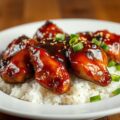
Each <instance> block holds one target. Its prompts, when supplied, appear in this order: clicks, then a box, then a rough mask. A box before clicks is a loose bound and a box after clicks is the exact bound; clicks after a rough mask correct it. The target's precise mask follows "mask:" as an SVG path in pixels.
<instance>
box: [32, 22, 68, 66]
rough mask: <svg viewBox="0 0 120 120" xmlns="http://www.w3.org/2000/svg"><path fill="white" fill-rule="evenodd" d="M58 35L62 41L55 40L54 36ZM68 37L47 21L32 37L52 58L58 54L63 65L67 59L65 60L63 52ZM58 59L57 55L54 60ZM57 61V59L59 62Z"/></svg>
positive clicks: (65, 48) (66, 46) (66, 45)
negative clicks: (62, 60)
mask: <svg viewBox="0 0 120 120" xmlns="http://www.w3.org/2000/svg"><path fill="white" fill-rule="evenodd" d="M58 34H60V36H62V40H56V35H58ZM67 37H68V35H67V34H66V33H64V32H63V31H62V30H61V29H60V28H59V27H57V26H56V25H55V24H53V23H52V22H50V21H47V22H46V23H45V24H44V25H43V26H42V27H41V28H39V29H38V30H37V32H36V34H35V36H34V38H35V39H37V40H38V41H39V43H40V46H41V47H42V48H45V49H46V50H48V52H49V53H50V55H53V56H54V57H55V56H56V54H59V56H60V58H59V59H61V58H63V59H64V60H66V61H64V62H63V64H66V63H67V59H66V58H65V51H66V50H67V48H68V45H69V44H68V41H67ZM57 58H58V55H57V57H56V59H57ZM59 59H57V60H58V61H59Z"/></svg>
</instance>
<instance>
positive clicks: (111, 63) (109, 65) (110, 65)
mask: <svg viewBox="0 0 120 120" xmlns="http://www.w3.org/2000/svg"><path fill="white" fill-rule="evenodd" d="M115 65H116V62H115V61H113V60H111V61H109V63H108V67H112V66H115Z"/></svg>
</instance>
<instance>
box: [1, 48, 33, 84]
mask: <svg viewBox="0 0 120 120" xmlns="http://www.w3.org/2000/svg"><path fill="white" fill-rule="evenodd" d="M29 60H30V57H29V53H28V50H27V49H23V50H21V51H20V52H18V53H17V54H16V55H14V56H13V57H12V58H11V59H10V60H9V61H5V60H2V62H1V64H0V67H1V69H0V74H1V77H2V78H3V80H4V81H5V82H8V83H22V82H24V81H25V80H26V79H28V78H30V77H31V76H32V74H33V73H32V66H31V64H30V61H29Z"/></svg>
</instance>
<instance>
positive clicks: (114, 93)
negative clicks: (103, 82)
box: [112, 88, 120, 95]
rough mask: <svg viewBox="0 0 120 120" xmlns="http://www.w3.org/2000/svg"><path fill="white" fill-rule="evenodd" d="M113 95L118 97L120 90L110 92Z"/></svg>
mask: <svg viewBox="0 0 120 120" xmlns="http://www.w3.org/2000/svg"><path fill="white" fill-rule="evenodd" d="M112 94H113V95H118V94H120V88H117V89H116V90H114V91H112Z"/></svg>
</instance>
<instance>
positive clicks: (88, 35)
mask: <svg viewBox="0 0 120 120" xmlns="http://www.w3.org/2000/svg"><path fill="white" fill-rule="evenodd" d="M77 34H78V35H79V37H80V38H79V39H81V40H82V41H91V39H92V37H93V32H79V33H77Z"/></svg>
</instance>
